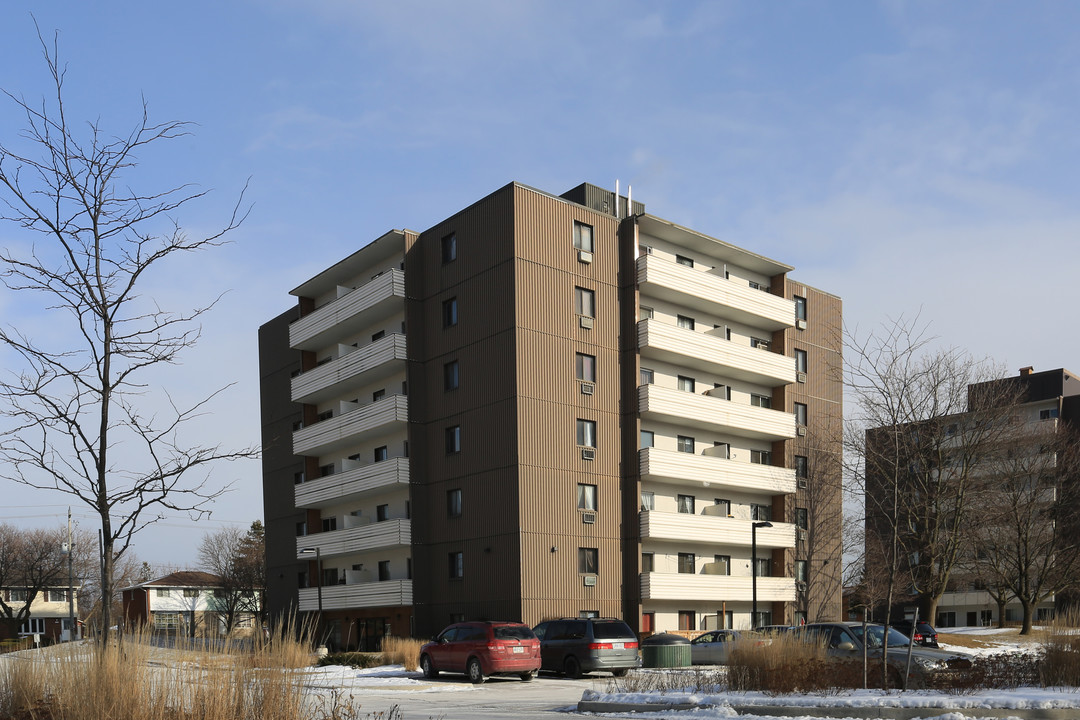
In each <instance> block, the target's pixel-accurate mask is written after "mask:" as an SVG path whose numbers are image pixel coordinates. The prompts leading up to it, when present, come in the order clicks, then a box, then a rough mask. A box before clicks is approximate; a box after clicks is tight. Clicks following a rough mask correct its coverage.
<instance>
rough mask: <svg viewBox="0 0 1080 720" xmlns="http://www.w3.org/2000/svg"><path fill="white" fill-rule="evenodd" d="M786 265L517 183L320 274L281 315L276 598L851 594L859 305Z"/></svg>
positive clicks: (374, 600) (368, 635)
mask: <svg viewBox="0 0 1080 720" xmlns="http://www.w3.org/2000/svg"><path fill="white" fill-rule="evenodd" d="M791 270H792V268H791V267H790V266H788V265H785V264H782V263H779V262H776V261H773V260H770V259H768V258H765V257H762V256H760V255H757V254H755V253H752V252H750V251H748V250H745V249H741V248H739V247H736V246H734V245H731V244H729V243H726V242H724V241H722V240H718V239H715V238H712V237H709V236H707V235H704V234H702V233H699V232H696V231H693V230H689V229H687V228H683V227H680V226H678V225H676V224H674V223H671V222H668V221H666V220H662V219H660V218H657V217H654V216H651V215H648V214H646V213H645V209H644V206H643V205H642V204H641V203H637V202H631V201H630V200H629V199H628V198H625V197H619V196H617V195H616V194H615V193H612V192H611V191H608V190H603V189H601V188H598V187H596V186H592V185H588V184H584V185H581V186H578V187H577V188H574V189H573V190H571V191H569V192H567V193H565V194H564V195H562V196H555V195H550V194H548V193H544V192H540V191H538V190H535V189H532V188H529V187H527V186H524V185H521V184H518V183H511V184H509V185H507V186H505V187H503V188H501V189H499V190H497V191H496V192H494V193H492V194H491V195H489V196H487V197H485V198H483V199H481V200H479V201H478V202H476V203H474V204H473V205H471V206H469V207H467V208H465V209H464V210H461V211H460V212H458V213H456V214H454V215H451V216H450V217H448V218H447V219H446V220H444V221H442V222H440V223H438V224H437V225H435V226H434V227H432V228H429V229H428V230H425V231H423V232H419V233H417V232H412V231H406V230H394V231H391V232H389V233H387V234H385V235H383V236H382V237H380V238H378V239H376V240H375V241H373V242H371V243H370V244H369V245H367V246H365V247H364V248H362V249H360V250H358V251H357V252H355V253H354V254H352V255H350V256H349V257H348V258H346V259H344V260H342V261H341V262H339V263H337V264H336V265H334V266H332V267H330V268H328V269H327V270H325V271H323V272H322V273H320V274H319V275H317V276H316V277H314V278H312V279H310V280H308V281H307V282H305V283H303V284H302V285H300V286H299V287H297V288H296V289H295V290H293V292H292V294H293V295H294V296H296V298H297V304H296V307H295V308H294V309H292V310H289V311H288V312H286V313H283V314H281V315H279V316H278V317H277V318H275V319H274V320H272V321H270V322H269V323H267V324H266V325H264V326H263V327H262V328H261V330H260V361H261V376H262V380H261V382H262V419H263V442H264V459H263V464H264V498H265V501H264V502H265V510H266V526H267V560H268V580H267V598H268V599H267V602H268V606H269V609H270V610H271V611H272V612H284V611H287V610H288V609H297V610H300V611H301V612H319V611H320V609H321V612H322V615H321V617H322V618H323V619H324V621H325V622H326V623H328V624H329V626H330V627H331V632H332V640H331V642H333V643H336V644H338V645H341V646H348V647H353V646H360V647H372V646H374V644H375V643H377V642H378V638H380V637H381V636H382V635H384V634H386V633H394V634H406V633H411V634H415V635H419V636H423V635H429V634H431V633H433V632H436V631H438V630H439V629H440V628H441V627H442V626H444V625H445V624H447V623H448V622H451V621H453V620H456V619H462V618H502V619H521V620H524V621H525V622H529V623H535V622H538V621H540V620H542V619H544V618H549V617H557V616H564V615H579V614H598V615H604V616H620V617H624V618H626V619H627V621H628V622H630V623H631V625H633V626H635V627H637V628H639V629H640V630H642V631H644V632H654V631H660V630H673V629H685V630H690V629H704V628H706V627H713V626H715V625H716V624H722V625H725V626H734V627H747V626H749V625H750V624H751V622H752V619H751V611H752V608H753V607H754V600H755V587H756V600H757V607H758V614H759V617H758V618H757V623H756V624H761V623H768V622H797V621H798V620H799V619H801V618H808V619H811V620H813V619H819V618H821V619H825V618H834V617H838V616H839V612H840V581H839V572H840V567H839V565H840V562H839V557H840V551H839V531H840V522H839V514H840V490H839V453H840V448H839V432H838V427H839V422H840V417H841V392H840V382H839V366H840V345H839V327H840V312H841V305H840V301H839V299H838V298H836V297H834V296H832V295H829V294H828V293H824V292H821V291H819V290H816V289H813V288H810V287H807V286H805V285H802V284H799V283H797V282H794V281H792V280H791V279H790V278H788V273H789V272H790V271H791ZM755 560H756V562H755ZM755 569H756V570H757V576H756V579H755V576H754V570H755Z"/></svg>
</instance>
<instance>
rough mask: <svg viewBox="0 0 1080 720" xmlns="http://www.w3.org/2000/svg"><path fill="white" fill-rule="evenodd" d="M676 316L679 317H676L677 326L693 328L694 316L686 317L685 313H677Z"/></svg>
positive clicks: (686, 328)
mask: <svg viewBox="0 0 1080 720" xmlns="http://www.w3.org/2000/svg"><path fill="white" fill-rule="evenodd" d="M678 317H679V319H678V325H679V327H681V328H682V329H683V330H693V329H694V318H692V317H686V316H685V315H679V316H678Z"/></svg>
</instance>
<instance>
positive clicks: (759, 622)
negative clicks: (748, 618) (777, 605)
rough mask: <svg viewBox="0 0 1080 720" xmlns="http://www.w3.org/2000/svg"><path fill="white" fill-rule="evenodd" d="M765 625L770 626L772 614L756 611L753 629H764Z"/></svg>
mask: <svg viewBox="0 0 1080 720" xmlns="http://www.w3.org/2000/svg"><path fill="white" fill-rule="evenodd" d="M766 625H772V612H770V611H769V610H758V614H757V617H756V618H754V627H756V628H759V627H765V626H766Z"/></svg>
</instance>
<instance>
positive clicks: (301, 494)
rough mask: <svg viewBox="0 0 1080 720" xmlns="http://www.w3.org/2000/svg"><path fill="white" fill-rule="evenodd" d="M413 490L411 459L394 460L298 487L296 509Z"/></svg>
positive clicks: (296, 486)
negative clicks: (393, 489)
mask: <svg viewBox="0 0 1080 720" xmlns="http://www.w3.org/2000/svg"><path fill="white" fill-rule="evenodd" d="M391 487H399V488H401V489H403V490H406V489H408V487H409V460H408V458H400V457H399V458H391V459H389V460H385V461H383V462H377V463H371V464H370V465H364V466H363V467H359V468H356V469H354V470H347V471H345V472H342V473H337V474H336V475H329V476H327V477H322V478H317V479H315V480H309V481H308V482H305V483H301V484H299V485H295V486H294V493H295V497H296V507H298V508H323V507H330V506H332V505H341V504H345V503H350V502H353V501H355V500H359V499H360V498H362V497H364V496H365V495H370V494H371V493H374V492H382V491H384V490H386V489H387V488H391Z"/></svg>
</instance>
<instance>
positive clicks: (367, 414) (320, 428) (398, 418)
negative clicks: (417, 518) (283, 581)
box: [293, 395, 794, 455]
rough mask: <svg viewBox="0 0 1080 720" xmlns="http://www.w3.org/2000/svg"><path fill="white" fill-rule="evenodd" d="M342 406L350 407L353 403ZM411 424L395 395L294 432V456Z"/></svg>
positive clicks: (327, 449)
mask: <svg viewBox="0 0 1080 720" xmlns="http://www.w3.org/2000/svg"><path fill="white" fill-rule="evenodd" d="M341 405H342V406H343V407H346V408H348V407H350V406H351V403H341ZM791 417H794V416H791ZM408 421H409V403H408V398H407V397H406V396H405V395H391V396H389V397H385V398H383V399H382V400H377V401H376V402H373V403H371V404H369V405H363V406H360V407H355V408H353V409H348V410H347V412H344V413H342V414H340V415H337V416H336V417H332V418H330V419H328V420H322V421H321V422H317V423H315V424H314V425H308V426H307V427H305V428H301V429H300V430H297V431H296V432H294V433H293V453H294V454H296V455H327V454H329V453H331V452H333V451H334V450H340V449H342V448H344V447H346V446H347V445H348V444H349V443H351V442H355V440H356V439H357V438H358V436H361V435H364V436H366V438H367V439H374V438H376V437H380V436H382V435H392V434H394V433H398V432H404V431H405V429H406V427H407V425H408ZM792 422H794V421H792Z"/></svg>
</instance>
